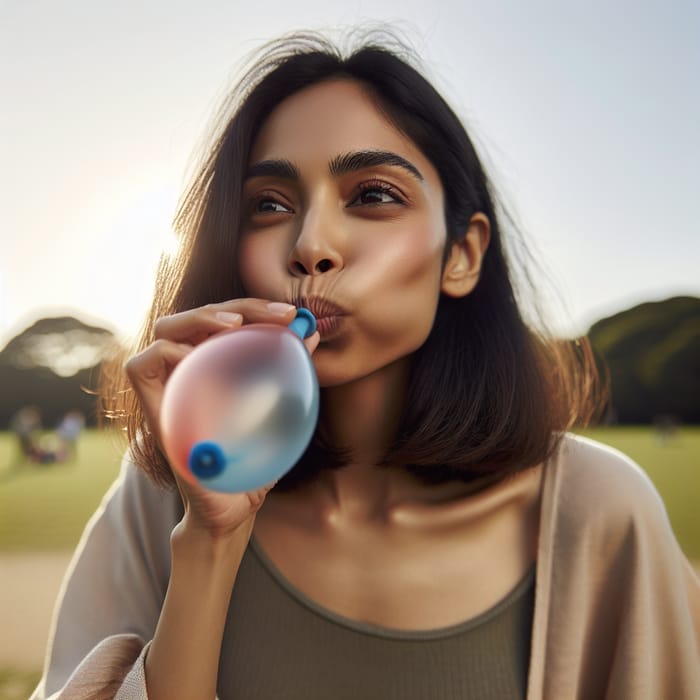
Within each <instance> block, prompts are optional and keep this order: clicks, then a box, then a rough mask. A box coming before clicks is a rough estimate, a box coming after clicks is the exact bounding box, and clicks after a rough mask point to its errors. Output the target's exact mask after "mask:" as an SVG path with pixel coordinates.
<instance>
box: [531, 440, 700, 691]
mask: <svg viewBox="0 0 700 700" xmlns="http://www.w3.org/2000/svg"><path fill="white" fill-rule="evenodd" d="M548 467H549V468H550V473H549V474H547V475H546V477H545V487H544V490H543V499H542V518H541V525H540V544H539V554H538V558H539V561H538V583H537V586H538V590H537V593H536V602H535V622H534V627H533V650H532V660H531V678H530V686H529V695H528V697H529V698H558V699H561V700H567V699H572V700H573V699H575V700H588V699H591V700H593V699H596V700H599V699H601V698H610V699H614V700H657V699H658V698H674V699H678V700H684V699H688V700H690V699H691V698H693V699H694V698H700V581H698V578H697V576H696V575H695V573H694V572H693V570H692V567H691V566H690V564H689V562H688V560H687V559H686V558H685V557H684V555H683V553H682V552H681V550H680V548H679V546H678V543H677V541H676V538H675V536H674V534H673V531H672V529H671V525H670V522H669V520H668V517H667V514H666V510H665V508H664V505H663V503H662V501H661V498H660V496H659V495H658V493H657V491H656V490H655V488H654V486H653V485H652V483H651V481H650V480H649V479H648V477H647V476H646V475H645V474H644V473H643V472H642V470H641V469H640V468H639V467H637V465H635V464H634V463H633V462H631V461H630V460H629V459H628V458H627V457H625V456H624V455H621V454H620V453H619V452H617V451H615V450H612V449H610V448H607V447H604V446H602V445H598V444H596V443H593V442H592V441H588V440H584V439H580V438H571V437H569V438H567V439H566V440H565V441H564V443H563V445H562V448H561V450H560V454H559V455H558V457H557V459H556V460H555V461H554V462H553V463H552V464H550V465H548Z"/></svg>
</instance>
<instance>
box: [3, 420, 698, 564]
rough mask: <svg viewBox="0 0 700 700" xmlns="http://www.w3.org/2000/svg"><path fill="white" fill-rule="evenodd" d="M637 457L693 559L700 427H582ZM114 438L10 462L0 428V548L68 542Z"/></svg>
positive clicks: (117, 453)
mask: <svg viewBox="0 0 700 700" xmlns="http://www.w3.org/2000/svg"><path fill="white" fill-rule="evenodd" d="M586 434H587V435H589V436H590V437H593V438H595V439H597V440H600V441H601V442H605V443H607V444H610V445H612V446H614V447H616V448H618V449H620V450H622V451H623V452H625V453H626V454H628V455H629V456H630V457H632V459H634V460H635V461H636V462H638V463H639V464H640V465H641V466H642V467H643V468H644V469H645V470H646V471H647V473H648V474H649V476H650V477H651V479H652V480H653V481H654V483H655V484H656V487H657V488H658V490H659V492H660V493H661V496H662V497H663V499H664V502H665V503H666V507H667V509H668V511H669V515H670V518H671V523H672V524H673V527H674V530H675V532H676V535H677V537H678V540H679V542H680V543H681V546H682V547H683V549H684V551H685V552H686V554H687V555H688V556H689V557H690V558H691V559H700V508H699V504H700V428H685V429H681V430H679V431H678V433H677V434H676V436H675V437H674V438H673V439H670V440H668V441H667V442H666V443H662V442H661V441H660V440H659V438H658V436H657V435H656V434H655V432H654V431H653V430H651V429H649V428H600V429H596V430H591V431H588V432H587V433H586ZM122 449H123V445H122V443H121V442H120V441H119V440H118V439H117V438H116V436H114V435H113V434H111V433H101V432H97V431H87V432H86V433H85V434H84V435H83V436H82V437H81V439H80V443H79V445H78V456H77V459H76V460H75V461H74V462H72V463H67V464H53V465H44V466H39V465H32V464H26V463H25V464H21V465H20V466H19V467H16V466H15V467H13V466H12V464H13V462H14V460H15V458H16V446H15V444H14V441H13V439H12V436H11V435H9V434H7V433H0V551H28V550H49V549H59V548H60V549H70V548H72V547H74V546H75V544H76V543H77V541H78V539H79V537H80V533H81V531H82V529H83V527H84V525H85V523H86V521H87V519H88V518H89V517H90V514H91V513H92V512H93V511H94V510H95V508H96V506H97V505H98V503H99V502H100V499H101V498H102V495H103V494H104V492H105V491H106V489H107V487H108V486H109V484H110V483H111V482H112V481H113V480H114V478H115V476H116V474H117V472H118V469H119V461H120V458H121V451H122Z"/></svg>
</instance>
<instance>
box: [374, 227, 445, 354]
mask: <svg viewBox="0 0 700 700" xmlns="http://www.w3.org/2000/svg"><path fill="white" fill-rule="evenodd" d="M443 247H444V233H442V231H441V230H440V229H438V231H437V233H436V232H435V228H433V227H432V225H428V224H426V225H425V226H416V227H413V228H410V229H405V230H404V231H403V232H402V235H400V236H398V237H396V239H393V240H390V241H387V242H386V243H385V245H383V246H373V248H374V250H368V251H367V255H368V260H367V265H366V268H365V269H366V270H367V271H368V272H369V270H373V273H372V274H373V280H372V288H373V294H372V295H370V302H371V301H372V298H371V297H372V296H374V300H375V301H376V304H371V307H370V309H368V312H369V313H368V316H367V321H368V325H369V326H370V327H368V328H367V331H368V333H370V334H371V335H372V336H374V337H375V338H376V339H378V340H379V339H381V340H383V341H385V342H392V343H399V344H403V345H405V348H404V349H405V350H406V351H407V352H408V351H411V350H414V349H416V348H417V347H418V346H420V345H421V344H422V343H423V342H424V340H425V338H426V337H427V335H428V333H429V332H430V329H431V327H432V323H433V318H434V315H435V309H436V308H437V302H438V298H439V295H440V278H441V264H442V252H443ZM372 263H373V264H372Z"/></svg>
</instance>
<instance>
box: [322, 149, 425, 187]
mask: <svg viewBox="0 0 700 700" xmlns="http://www.w3.org/2000/svg"><path fill="white" fill-rule="evenodd" d="M378 165H393V166H396V167H399V168H403V169H404V170H407V171H408V172H409V173H411V175H413V177H415V178H416V179H417V180H420V181H421V182H422V181H423V179H424V178H423V175H421V172H420V170H418V168H416V166H415V165H413V163H411V162H410V161H408V160H406V159H405V158H402V157H401V156H400V155H398V154H396V153H392V152H391V151H352V152H350V153H344V154H342V155H339V156H336V157H335V158H333V160H332V161H331V162H330V163H329V164H328V169H329V170H330V171H331V175H336V176H338V175H344V174H345V173H351V172H355V171H356V170H362V169H364V168H375V167H377V166H378Z"/></svg>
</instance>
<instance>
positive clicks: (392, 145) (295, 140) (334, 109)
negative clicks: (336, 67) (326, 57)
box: [251, 79, 439, 180]
mask: <svg viewBox="0 0 700 700" xmlns="http://www.w3.org/2000/svg"><path fill="white" fill-rule="evenodd" d="M368 149H369V150H372V149H377V150H384V151H391V152H394V153H397V154H398V155H401V156H403V157H404V158H406V159H408V160H409V161H411V162H412V163H414V164H415V165H416V166H417V167H418V169H419V170H420V171H421V172H422V173H423V174H424V175H426V177H428V176H430V177H432V178H435V179H438V180H439V178H438V176H437V172H436V171H435V169H434V168H433V166H432V163H430V161H429V160H428V159H427V158H426V157H425V156H424V155H423V154H422V153H421V151H420V150H419V149H418V147H417V146H416V145H415V144H414V143H413V141H411V140H410V139H409V138H408V137H407V136H405V135H404V134H403V133H402V132H401V131H400V130H399V129H397V128H396V126H394V125H393V124H392V123H391V122H390V121H389V119H388V118H387V117H386V116H385V115H384V114H383V112H382V111H381V110H380V109H379V108H378V106H377V104H376V102H375V101H374V100H373V99H372V97H371V96H370V94H369V92H368V90H367V88H365V87H364V86H363V85H361V84H360V83H358V82H357V81H354V80H350V79H332V80H328V81H325V82H322V83H318V84H316V85H312V86H310V87H307V88H304V89H303V90H300V91H299V92H297V93H295V94H294V95H292V96H291V97H288V98H287V99H285V100H284V101H283V102H281V103H280V104H279V105H278V106H277V107H276V108H275V109H274V110H273V112H272V113H271V114H270V116H269V117H268V118H267V119H266V120H265V123H264V124H263V127H262V129H261V130H260V132H259V134H258V137H257V138H256V140H255V143H254V144H253V149H252V151H251V163H255V162H258V161H261V160H267V159H275V158H285V159H287V160H290V161H292V162H294V163H297V164H303V163H304V162H309V161H312V160H314V159H319V160H323V164H324V165H325V164H326V163H327V162H328V161H329V160H330V159H332V158H333V157H335V156H337V155H338V154H340V153H349V152H352V151H355V150H368Z"/></svg>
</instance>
